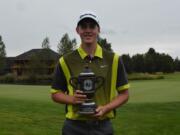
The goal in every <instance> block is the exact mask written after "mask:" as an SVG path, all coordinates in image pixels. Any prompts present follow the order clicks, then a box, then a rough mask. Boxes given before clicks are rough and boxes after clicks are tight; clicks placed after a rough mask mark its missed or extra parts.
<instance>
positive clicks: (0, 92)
mask: <svg viewBox="0 0 180 135" xmlns="http://www.w3.org/2000/svg"><path fill="white" fill-rule="evenodd" d="M179 82H180V73H176V74H170V75H165V79H164V80H151V81H131V82H130V84H131V89H130V100H129V102H128V103H127V104H126V105H124V106H123V107H121V108H119V109H118V110H117V117H116V119H114V120H112V121H113V123H114V129H115V133H116V135H179V134H180V83H179ZM49 89H50V87H49V86H30V85H0V135H59V132H60V130H61V129H60V128H61V127H62V124H63V120H64V106H63V105H58V104H55V103H53V102H52V101H51V99H50V95H49Z"/></svg>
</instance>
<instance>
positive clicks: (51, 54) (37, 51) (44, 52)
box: [15, 49, 60, 60]
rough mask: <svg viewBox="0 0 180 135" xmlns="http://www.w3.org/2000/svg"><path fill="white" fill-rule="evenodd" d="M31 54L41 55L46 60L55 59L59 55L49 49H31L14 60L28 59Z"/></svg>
mask: <svg viewBox="0 0 180 135" xmlns="http://www.w3.org/2000/svg"><path fill="white" fill-rule="evenodd" d="M32 56H43V58H44V59H46V60H56V59H58V58H59V57H60V55H59V54H58V53H57V52H55V51H53V50H51V49H31V50H30V51H27V52H24V53H22V54H20V55H18V56H16V57H15V60H30V59H31V57H32Z"/></svg>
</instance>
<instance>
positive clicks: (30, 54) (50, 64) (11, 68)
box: [5, 49, 60, 76]
mask: <svg viewBox="0 0 180 135" xmlns="http://www.w3.org/2000/svg"><path fill="white" fill-rule="evenodd" d="M59 57H60V55H59V54H58V53H56V52H55V51H53V50H51V49H31V50H29V51H27V52H24V53H22V54H20V55H18V56H16V57H11V58H9V57H8V58H6V68H5V72H6V73H8V72H11V73H13V74H15V75H17V76H22V75H24V74H26V73H27V72H29V71H30V70H31V68H32V66H30V64H31V63H33V62H34V61H33V60H34V58H35V59H36V60H37V59H38V60H39V61H38V64H37V63H36V64H37V65H41V64H42V63H46V64H47V66H45V67H42V66H41V67H38V66H37V67H36V65H35V67H33V68H41V69H38V70H39V71H42V70H44V69H45V70H46V71H47V72H46V74H52V73H53V71H54V68H55V65H56V63H57V61H58V59H59ZM36 62H37V61H36Z"/></svg>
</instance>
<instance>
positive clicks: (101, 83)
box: [95, 76, 104, 89]
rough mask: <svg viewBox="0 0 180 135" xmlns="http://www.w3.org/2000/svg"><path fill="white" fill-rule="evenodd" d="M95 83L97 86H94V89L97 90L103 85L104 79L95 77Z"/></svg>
mask: <svg viewBox="0 0 180 135" xmlns="http://www.w3.org/2000/svg"><path fill="white" fill-rule="evenodd" d="M96 82H97V85H96V87H95V89H99V88H100V87H101V86H102V85H103V83H104V77H102V76H97V77H96Z"/></svg>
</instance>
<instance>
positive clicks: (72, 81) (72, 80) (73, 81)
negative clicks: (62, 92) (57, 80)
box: [69, 77, 78, 89]
mask: <svg viewBox="0 0 180 135" xmlns="http://www.w3.org/2000/svg"><path fill="white" fill-rule="evenodd" d="M69 83H70V84H71V86H72V87H73V88H74V89H77V88H78V78H77V77H71V78H70V79H69Z"/></svg>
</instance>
